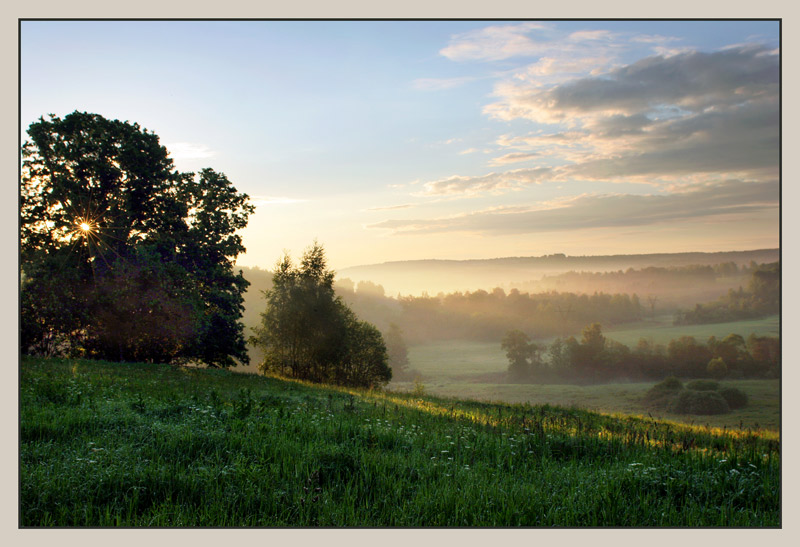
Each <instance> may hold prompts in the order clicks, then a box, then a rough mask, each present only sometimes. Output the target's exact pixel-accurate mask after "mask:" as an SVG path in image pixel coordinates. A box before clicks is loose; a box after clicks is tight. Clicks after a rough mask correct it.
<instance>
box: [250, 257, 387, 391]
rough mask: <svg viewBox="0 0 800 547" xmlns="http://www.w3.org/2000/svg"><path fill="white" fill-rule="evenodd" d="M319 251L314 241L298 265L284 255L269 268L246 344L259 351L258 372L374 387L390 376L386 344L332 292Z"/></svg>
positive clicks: (382, 383)
mask: <svg viewBox="0 0 800 547" xmlns="http://www.w3.org/2000/svg"><path fill="white" fill-rule="evenodd" d="M333 277H334V273H333V271H331V270H328V269H327V265H326V258H325V251H324V249H323V247H322V246H321V245H319V244H318V243H316V242H315V243H314V244H313V245H312V246H311V247H310V248H308V249H307V250H306V252H305V253H304V255H303V257H302V260H301V261H300V265H299V266H295V265H294V264H293V262H292V260H291V258H290V257H289V255H288V254H286V255H284V256H283V258H281V259H280V260H279V261H278V263H277V264H276V266H275V271H274V273H273V277H272V288H271V289H269V290H268V291H265V292H264V296H265V298H266V303H267V306H266V309H265V311H264V313H262V316H261V325H260V326H259V327H257V328H255V329H254V332H255V336H253V337H252V338H251V341H252V343H253V344H254V345H256V346H257V347H260V348H261V349H263V351H264V358H263V360H262V362H261V363H260V364H259V368H260V370H262V371H263V372H275V373H278V374H281V375H284V376H288V377H291V378H300V379H304V380H310V381H313V382H330V383H335V384H341V385H351V386H363V387H374V386H381V385H384V384H386V383H387V382H388V381H389V380H390V379H391V377H392V373H391V369H390V368H389V365H388V358H387V353H386V344H385V343H384V341H383V337H382V336H381V333H380V331H378V329H377V328H375V327H374V326H373V325H370V324H369V323H366V322H364V321H359V320H358V318H357V317H356V315H355V313H353V311H352V310H351V309H350V308H348V307H347V305H346V304H345V303H344V302H343V301H342V299H341V298H340V297H339V296H337V295H336V293H335V291H334V289H333Z"/></svg>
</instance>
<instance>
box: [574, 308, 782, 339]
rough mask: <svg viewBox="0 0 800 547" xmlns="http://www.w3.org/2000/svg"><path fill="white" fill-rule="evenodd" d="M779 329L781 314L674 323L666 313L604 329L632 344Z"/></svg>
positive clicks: (774, 332)
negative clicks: (634, 322)
mask: <svg viewBox="0 0 800 547" xmlns="http://www.w3.org/2000/svg"><path fill="white" fill-rule="evenodd" d="M779 332H780V316H778V315H772V316H769V317H765V318H763V319H749V320H746V321H732V322H730V323H713V324H708V325H681V326H674V325H673V324H672V316H663V317H656V318H655V320H654V321H643V322H641V323H637V324H634V325H625V326H624V327H620V328H616V329H608V330H606V329H604V334H605V335H606V337H607V338H611V339H612V340H616V341H617V342H620V343H622V344H625V345H626V346H629V347H634V346H636V343H637V342H638V341H639V339H640V338H645V339H646V340H650V341H652V342H655V343H656V344H663V345H667V344H668V343H669V341H670V340H674V339H678V338H680V337H681V336H694V337H695V338H696V339H697V341H698V342H705V341H706V340H708V338H709V337H710V336H716V337H717V338H719V339H722V338H725V337H726V336H727V335H729V334H731V333H733V334H741V335H742V336H743V337H744V338H747V337H748V336H749V335H750V334H751V333H755V334H756V335H758V336H778V334H779ZM576 338H578V339H580V336H577V335H576Z"/></svg>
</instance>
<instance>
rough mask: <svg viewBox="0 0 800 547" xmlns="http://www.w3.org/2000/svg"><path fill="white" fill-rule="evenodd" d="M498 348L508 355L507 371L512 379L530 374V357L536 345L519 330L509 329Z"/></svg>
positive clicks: (536, 347)
mask: <svg viewBox="0 0 800 547" xmlns="http://www.w3.org/2000/svg"><path fill="white" fill-rule="evenodd" d="M500 348H501V349H502V350H503V351H505V352H506V357H508V373H509V374H510V375H511V378H512V379H515V380H521V379H523V378H526V377H528V376H529V375H530V372H531V366H532V362H531V361H532V359H533V357H534V354H535V352H536V350H537V349H538V346H537V345H536V344H532V343H530V337H529V336H528V335H527V334H525V333H524V332H522V331H521V330H516V329H515V330H510V331H508V332H507V333H506V335H505V336H504V337H503V340H502V342H501V343H500Z"/></svg>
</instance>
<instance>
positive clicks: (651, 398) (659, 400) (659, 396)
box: [644, 376, 683, 409]
mask: <svg viewBox="0 0 800 547" xmlns="http://www.w3.org/2000/svg"><path fill="white" fill-rule="evenodd" d="M682 389H683V382H681V381H680V380H679V379H678V378H676V377H675V376H669V377H667V378H664V379H663V380H662V381H660V382H658V383H657V384H656V385H654V386H653V387H651V388H650V389H649V390H648V391H647V393H645V396H644V402H645V404H647V405H648V406H651V407H653V408H661V409H666V408H667V407H669V406H670V405H671V404H672V401H673V400H674V399H675V396H676V395H677V394H678V393H680V392H681V390H682Z"/></svg>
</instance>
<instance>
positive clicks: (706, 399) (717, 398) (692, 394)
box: [669, 389, 730, 415]
mask: <svg viewBox="0 0 800 547" xmlns="http://www.w3.org/2000/svg"><path fill="white" fill-rule="evenodd" d="M669 410H670V411H671V412H674V413H676V414H701V415H706V414H725V413H727V412H730V407H729V406H728V403H727V401H726V400H725V399H724V398H723V397H722V395H720V394H719V392H717V391H697V390H693V389H684V390H683V391H681V392H680V393H678V395H677V397H675V400H674V401H673V402H672V404H671V405H670V409H669Z"/></svg>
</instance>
